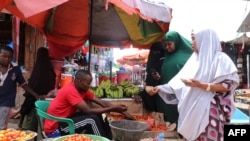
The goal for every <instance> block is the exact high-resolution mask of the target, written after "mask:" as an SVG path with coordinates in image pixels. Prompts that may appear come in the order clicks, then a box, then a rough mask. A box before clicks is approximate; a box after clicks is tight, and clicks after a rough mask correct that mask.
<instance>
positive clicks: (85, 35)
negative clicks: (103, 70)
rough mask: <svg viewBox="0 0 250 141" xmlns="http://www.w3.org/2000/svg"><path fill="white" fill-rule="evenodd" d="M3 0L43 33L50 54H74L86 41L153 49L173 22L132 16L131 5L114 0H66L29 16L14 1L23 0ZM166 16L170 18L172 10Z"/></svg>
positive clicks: (112, 45)
mask: <svg viewBox="0 0 250 141" xmlns="http://www.w3.org/2000/svg"><path fill="white" fill-rule="evenodd" d="M4 1H5V2H4V3H3V4H4V5H0V8H5V9H7V10H8V11H9V12H10V13H12V14H13V15H15V16H17V17H19V18H20V19H21V20H23V21H25V22H26V23H28V24H30V25H32V26H34V27H36V28H38V29H39V30H40V31H41V32H42V33H43V34H44V36H45V37H46V39H47V41H48V46H49V48H50V53H51V56H52V57H55V58H61V57H65V56H68V55H71V54H72V53H74V52H75V51H77V50H78V49H80V48H81V47H82V45H83V44H84V43H85V42H86V41H87V40H89V41H90V46H91V45H94V46H96V47H129V46H130V45H131V44H132V45H134V46H136V47H138V48H150V46H151V44H153V43H154V42H158V41H161V40H162V37H163V36H164V34H165V33H166V32H167V31H168V29H169V23H170V21H169V22H163V21H160V20H154V19H152V18H147V17H146V16H145V15H143V14H141V13H140V12H138V11H137V12H136V10H134V11H133V10H132V15H130V14H131V13H129V12H128V11H131V9H132V8H131V9H129V10H128V7H125V8H124V4H123V5H122V4H121V3H117V1H112V0H108V1H109V2H110V3H106V1H105V0H94V1H92V2H91V4H89V1H88V0H64V1H65V2H63V3H62V4H59V5H57V6H54V7H52V8H49V9H47V10H45V11H42V12H39V13H37V14H34V15H32V16H29V17H26V16H25V15H24V14H23V11H21V10H20V8H19V7H18V5H16V4H17V3H14V2H15V1H20V0H4ZM7 1H9V2H7ZM29 1H30V2H31V0H29ZM57 1H60V0H57ZM22 2H23V1H22ZM111 2H112V3H111ZM125 10H126V12H125ZM166 16H168V17H171V11H170V10H169V11H168V13H166ZM145 17H146V18H145ZM148 19H149V20H148Z"/></svg>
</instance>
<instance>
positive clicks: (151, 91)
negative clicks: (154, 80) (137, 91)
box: [145, 86, 159, 96]
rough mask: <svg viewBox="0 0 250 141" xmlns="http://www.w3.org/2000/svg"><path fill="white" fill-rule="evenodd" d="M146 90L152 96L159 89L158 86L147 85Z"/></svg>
mask: <svg viewBox="0 0 250 141" xmlns="http://www.w3.org/2000/svg"><path fill="white" fill-rule="evenodd" d="M145 90H146V92H147V93H148V94H149V95H151V96H152V95H155V94H156V93H158V91H159V89H158V88H157V87H153V86H146V87H145Z"/></svg>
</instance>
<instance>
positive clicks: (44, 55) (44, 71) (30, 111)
mask: <svg viewBox="0 0 250 141" xmlns="http://www.w3.org/2000/svg"><path fill="white" fill-rule="evenodd" d="M55 83H56V74H55V72H54V69H53V66H52V63H51V58H50V57H49V50H48V49H47V48H45V47H40V48H39V49H38V50H37V56H36V61H35V64H34V67H33V70H32V73H31V75H30V79H29V82H28V85H29V87H30V88H31V89H33V90H34V91H35V92H37V93H38V94H40V95H47V94H48V93H49V92H51V91H52V90H54V89H55ZM24 96H25V100H24V102H23V104H22V106H21V110H20V113H21V118H20V122H19V128H21V129H25V130H31V131H34V132H37V127H38V119H37V117H36V110H35V104H34V103H35V101H36V98H35V97H33V96H32V95H31V94H29V93H28V92H25V93H24Z"/></svg>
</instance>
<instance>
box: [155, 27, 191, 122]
mask: <svg viewBox="0 0 250 141" xmlns="http://www.w3.org/2000/svg"><path fill="white" fill-rule="evenodd" d="M164 40H165V41H172V42H174V43H175V51H174V52H166V53H165V59H164V61H163V64H162V67H161V84H166V83H168V82H169V80H171V79H172V78H173V77H174V76H175V75H176V74H177V73H178V72H179V70H181V68H182V67H183V66H184V64H185V63H186V61H187V60H188V58H189V57H190V56H191V54H192V53H193V51H192V46H191V42H190V41H188V40H187V39H186V38H184V37H183V36H181V35H180V34H179V33H178V32H175V31H169V32H168V33H167V34H166V35H165V37H164ZM157 111H158V112H160V113H164V120H165V121H169V122H171V123H173V122H175V123H177V120H178V115H179V114H178V110H177V104H166V103H165V102H164V101H163V100H162V98H161V97H160V96H158V95H157Z"/></svg>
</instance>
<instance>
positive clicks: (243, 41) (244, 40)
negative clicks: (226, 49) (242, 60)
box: [226, 34, 250, 45]
mask: <svg viewBox="0 0 250 141" xmlns="http://www.w3.org/2000/svg"><path fill="white" fill-rule="evenodd" d="M226 43H230V44H240V45H241V44H245V45H250V37H248V36H247V35H246V34H242V36H240V37H238V38H235V39H232V40H229V41H227V42H226Z"/></svg>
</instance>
